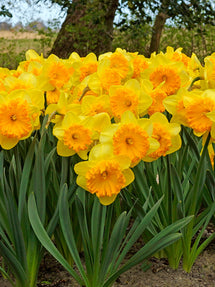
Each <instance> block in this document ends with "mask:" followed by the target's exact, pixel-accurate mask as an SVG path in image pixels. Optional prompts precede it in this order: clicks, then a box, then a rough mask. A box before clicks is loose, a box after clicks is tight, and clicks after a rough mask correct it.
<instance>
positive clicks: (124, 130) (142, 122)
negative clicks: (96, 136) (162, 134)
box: [100, 111, 159, 167]
mask: <svg viewBox="0 0 215 287" xmlns="http://www.w3.org/2000/svg"><path fill="white" fill-rule="evenodd" d="M151 134H152V123H151V121H150V120H149V119H145V118H142V119H137V118H136V117H135V116H134V114H133V113H132V112H130V111H126V112H124V113H123V115H122V118H121V121H120V123H117V124H112V125H110V126H109V127H107V128H106V129H105V130H103V131H102V132H101V135H100V142H101V143H110V144H112V145H113V153H114V154H115V155H124V156H128V157H129V158H130V160H131V166H132V167H133V166H135V165H137V164H138V163H139V162H140V160H144V158H145V156H146V155H147V154H148V153H151V152H153V151H155V150H156V149H158V148H159V143H158V141H157V140H155V139H153V138H152V137H150V136H151Z"/></svg>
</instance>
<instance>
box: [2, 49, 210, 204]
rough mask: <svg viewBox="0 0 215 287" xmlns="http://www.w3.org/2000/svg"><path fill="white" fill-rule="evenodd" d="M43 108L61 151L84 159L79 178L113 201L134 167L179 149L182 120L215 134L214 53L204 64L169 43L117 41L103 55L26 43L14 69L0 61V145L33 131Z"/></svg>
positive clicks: (198, 133) (199, 130)
mask: <svg viewBox="0 0 215 287" xmlns="http://www.w3.org/2000/svg"><path fill="white" fill-rule="evenodd" d="M45 114H47V115H49V122H52V123H53V134H54V136H55V137H56V138H57V140H58V142H57V153H58V154H59V155H60V156H63V157H68V156H72V155H74V154H78V155H79V157H80V158H81V159H82V160H83V161H81V162H79V163H77V164H76V165H75V172H76V173H77V174H78V177H77V183H78V184H79V185H80V186H81V187H83V188H84V189H86V190H88V191H89V192H91V193H93V194H94V193H95V194H96V195H97V197H98V198H99V200H100V202H101V203H102V204H105V205H108V204H110V203H112V202H113V201H114V200H115V198H116V196H117V194H118V193H119V192H120V190H121V189H122V188H124V187H125V186H127V185H128V184H130V183H131V182H132V181H133V180H134V174H133V171H132V169H131V168H132V167H134V166H135V165H137V164H138V163H139V162H140V161H141V160H143V161H146V162H151V161H154V160H156V159H158V158H159V157H161V156H166V155H167V154H170V153H173V152H175V151H177V150H178V149H180V147H181V138H180V130H181V125H184V126H187V127H189V128H191V129H192V130H193V132H194V134H195V135H196V136H203V138H205V137H206V136H207V135H208V133H210V134H211V143H212V142H213V141H215V53H213V54H212V55H210V56H208V57H206V58H205V64H204V66H203V65H201V63H200V62H199V60H198V58H197V57H196V55H195V54H192V56H191V57H188V56H186V55H185V54H184V53H182V49H181V48H179V49H177V50H174V49H173V48H171V47H167V49H166V52H165V53H163V52H161V53H159V54H155V53H154V54H152V55H151V57H150V58H146V57H144V56H143V55H139V54H138V53H129V52H127V51H125V50H122V49H120V48H117V49H116V51H115V52H108V53H105V54H102V55H100V56H99V57H98V59H97V57H96V56H95V54H93V53H90V54H89V55H87V56H86V57H83V58H81V57H80V56H79V55H78V54H77V53H75V52H73V53H72V54H71V55H70V57H69V58H68V59H60V58H58V57H57V56H56V55H53V54H52V55H50V56H49V57H48V58H44V57H43V55H41V56H40V55H38V54H37V53H36V52H35V51H33V50H29V51H27V52H26V61H23V62H21V63H20V64H19V66H18V68H17V69H16V70H9V69H6V68H0V145H1V147H2V148H3V149H11V148H13V147H14V146H15V145H16V144H17V143H18V142H19V141H20V140H24V139H26V138H28V137H30V136H31V134H32V132H33V131H34V130H37V129H39V128H40V117H41V116H42V115H45ZM167 115H168V118H167ZM170 118H171V120H168V119H170ZM209 149H210V154H213V148H212V144H211V145H210V146H209Z"/></svg>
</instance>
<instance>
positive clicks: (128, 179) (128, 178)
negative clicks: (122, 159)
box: [122, 168, 135, 187]
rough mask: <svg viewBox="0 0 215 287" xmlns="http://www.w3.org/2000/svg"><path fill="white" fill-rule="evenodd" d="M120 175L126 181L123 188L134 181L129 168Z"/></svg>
mask: <svg viewBox="0 0 215 287" xmlns="http://www.w3.org/2000/svg"><path fill="white" fill-rule="evenodd" d="M122 173H123V175H124V177H125V179H126V182H125V186H127V185H129V184H130V183H132V182H133V181H134V178H135V176H134V173H133V171H132V170H131V169H130V168H128V169H125V170H123V171H122ZM125 186H124V187H125Z"/></svg>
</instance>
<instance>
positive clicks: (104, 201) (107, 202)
mask: <svg viewBox="0 0 215 287" xmlns="http://www.w3.org/2000/svg"><path fill="white" fill-rule="evenodd" d="M116 197H117V194H114V195H112V196H102V197H99V201H100V203H101V204H103V205H110V204H111V203H113V202H114V200H115V199H116Z"/></svg>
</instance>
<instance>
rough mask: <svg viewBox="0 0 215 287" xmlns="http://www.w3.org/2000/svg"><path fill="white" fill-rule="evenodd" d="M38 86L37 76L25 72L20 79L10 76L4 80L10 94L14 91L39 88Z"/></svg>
mask: <svg viewBox="0 0 215 287" xmlns="http://www.w3.org/2000/svg"><path fill="white" fill-rule="evenodd" d="M37 86H38V81H37V78H36V76H35V75H33V74H31V73H28V72H23V73H21V74H20V75H19V76H18V77H14V76H8V77H6V78H5V79H4V87H5V90H6V91H7V92H8V93H10V92H12V91H14V90H22V89H25V90H27V89H32V88H37Z"/></svg>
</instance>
